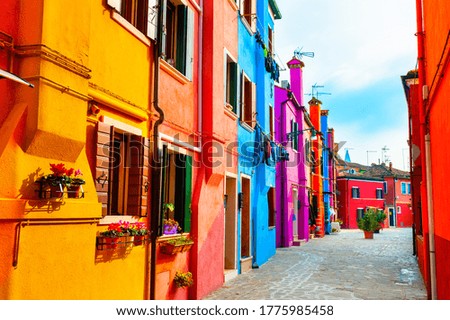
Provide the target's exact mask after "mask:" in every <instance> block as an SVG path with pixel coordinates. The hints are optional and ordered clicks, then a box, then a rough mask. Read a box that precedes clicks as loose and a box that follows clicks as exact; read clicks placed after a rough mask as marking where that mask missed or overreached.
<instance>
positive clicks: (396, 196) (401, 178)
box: [364, 163, 413, 228]
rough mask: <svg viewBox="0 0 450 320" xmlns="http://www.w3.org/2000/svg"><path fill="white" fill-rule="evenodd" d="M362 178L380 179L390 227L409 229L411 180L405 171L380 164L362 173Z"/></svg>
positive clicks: (411, 217) (411, 221)
mask: <svg viewBox="0 0 450 320" xmlns="http://www.w3.org/2000/svg"><path fill="white" fill-rule="evenodd" d="M364 176H367V177H373V178H381V179H383V180H384V181H385V182H386V183H385V185H384V188H383V189H384V190H383V192H384V194H385V199H386V202H385V206H386V215H387V216H388V218H389V219H388V225H389V226H390V227H399V228H404V227H411V226H412V223H413V215H412V209H411V180H410V175H409V173H408V172H406V171H402V170H398V169H395V168H393V167H392V163H389V166H386V165H385V164H384V163H382V164H378V165H377V164H372V166H371V167H369V169H367V171H366V172H365V173H364Z"/></svg>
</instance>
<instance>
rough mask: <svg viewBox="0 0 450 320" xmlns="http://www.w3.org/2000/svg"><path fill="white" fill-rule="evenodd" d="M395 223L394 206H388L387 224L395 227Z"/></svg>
mask: <svg viewBox="0 0 450 320" xmlns="http://www.w3.org/2000/svg"><path fill="white" fill-rule="evenodd" d="M395 224H396V215H395V208H392V207H390V208H389V226H390V227H395Z"/></svg>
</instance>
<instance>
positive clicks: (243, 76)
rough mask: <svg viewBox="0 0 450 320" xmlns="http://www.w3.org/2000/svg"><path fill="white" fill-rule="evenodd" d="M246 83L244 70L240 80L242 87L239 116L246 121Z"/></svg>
mask: <svg viewBox="0 0 450 320" xmlns="http://www.w3.org/2000/svg"><path fill="white" fill-rule="evenodd" d="M244 83H245V74H244V71H242V72H241V81H240V89H241V99H240V102H241V108H240V110H239V118H240V119H241V121H244V109H245V88H244Z"/></svg>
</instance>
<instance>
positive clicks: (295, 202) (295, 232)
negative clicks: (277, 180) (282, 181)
mask: <svg viewBox="0 0 450 320" xmlns="http://www.w3.org/2000/svg"><path fill="white" fill-rule="evenodd" d="M292 206H293V208H292V234H293V238H294V239H293V240H297V239H298V189H297V188H292Z"/></svg>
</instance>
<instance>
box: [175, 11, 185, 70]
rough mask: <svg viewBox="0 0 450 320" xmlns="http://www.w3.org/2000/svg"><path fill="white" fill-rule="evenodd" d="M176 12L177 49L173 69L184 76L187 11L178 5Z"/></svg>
mask: <svg viewBox="0 0 450 320" xmlns="http://www.w3.org/2000/svg"><path fill="white" fill-rule="evenodd" d="M176 11H177V35H176V37H177V40H176V41H177V49H176V58H175V67H176V68H177V70H178V71H180V72H181V73H182V74H184V75H186V38H187V11H188V8H187V7H186V6H184V5H179V6H177V8H176Z"/></svg>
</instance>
